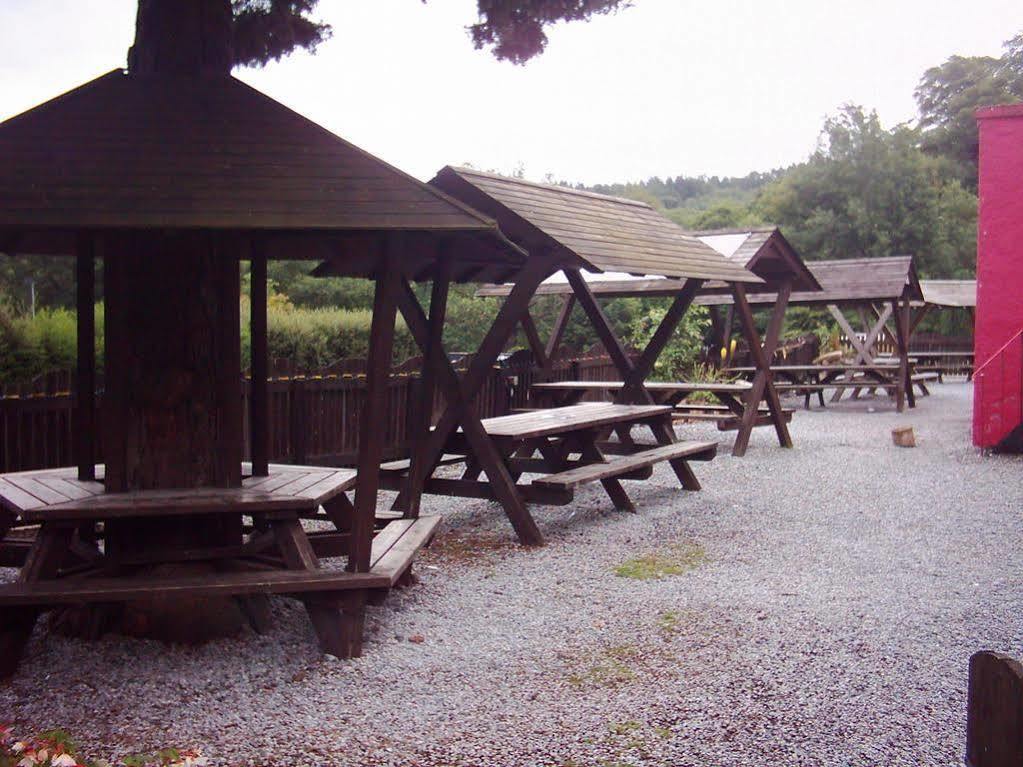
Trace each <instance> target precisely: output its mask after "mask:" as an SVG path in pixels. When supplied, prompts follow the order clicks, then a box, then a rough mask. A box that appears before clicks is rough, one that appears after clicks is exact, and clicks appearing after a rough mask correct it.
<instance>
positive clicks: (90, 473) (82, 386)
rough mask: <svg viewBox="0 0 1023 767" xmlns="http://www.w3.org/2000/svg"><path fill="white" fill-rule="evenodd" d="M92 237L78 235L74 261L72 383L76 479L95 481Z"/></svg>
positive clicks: (94, 305)
mask: <svg viewBox="0 0 1023 767" xmlns="http://www.w3.org/2000/svg"><path fill="white" fill-rule="evenodd" d="M95 256H96V251H95V240H94V236H93V235H91V234H87V233H82V234H79V235H78V247H77V254H76V261H75V278H76V291H77V307H76V312H77V317H78V363H77V365H78V371H77V376H76V379H75V460H76V462H77V464H78V479H80V480H94V479H96V314H95V312H96V264H95Z"/></svg>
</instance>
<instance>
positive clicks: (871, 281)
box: [695, 256, 923, 306]
mask: <svg viewBox="0 0 1023 767" xmlns="http://www.w3.org/2000/svg"><path fill="white" fill-rule="evenodd" d="M806 265H807V267H809V269H810V271H811V272H812V273H813V275H814V277H816V278H817V282H819V283H820V286H821V288H822V289H821V290H820V291H799V292H793V294H792V297H791V298H790V299H789V304H799V305H803V306H813V305H816V306H827V305H829V304H835V305H839V306H841V305H843V304H846V305H857V304H864V303H870V302H877V303H881V302H884V301H893V300H897V299H908V300H910V301H919V300H921V299H922V298H923V294H922V293H921V290H920V280H919V279H918V278H917V274H916V267H915V266H914V265H913V257H912V256H890V257H887V258H843V259H838V260H834V261H808V262H807V263H806ZM775 299H776V296H775V295H774V294H773V293H757V294H750V296H749V301H750V303H751V304H773V303H774V302H775ZM731 302H732V299H731V297H730V296H727V295H705V296H699V297H697V299H696V301H695V303H698V304H703V305H707V306H710V305H715V304H730V303H731Z"/></svg>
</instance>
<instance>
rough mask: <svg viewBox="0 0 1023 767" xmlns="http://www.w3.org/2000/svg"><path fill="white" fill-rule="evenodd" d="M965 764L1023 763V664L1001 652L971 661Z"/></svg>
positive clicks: (1011, 766)
mask: <svg viewBox="0 0 1023 767" xmlns="http://www.w3.org/2000/svg"><path fill="white" fill-rule="evenodd" d="M966 764H967V767H1018V766H1019V765H1020V764H1023V665H1020V663H1019V661H1017V660H1016V659H1015V658H1012V657H1010V656H1008V655H1005V654H1003V653H997V652H991V651H987V650H984V651H981V652H978V653H974V655H973V656H972V657H971V658H970V674H969V683H968V694H967V703H966Z"/></svg>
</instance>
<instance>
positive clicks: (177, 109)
mask: <svg viewBox="0 0 1023 767" xmlns="http://www.w3.org/2000/svg"><path fill="white" fill-rule="evenodd" d="M112 228H113V229H157V228H158V229H217V230H235V231H237V230H244V231H254V230H256V231H262V232H277V233H282V232H287V233H295V232H296V231H302V232H306V233H316V234H317V235H323V234H330V235H336V236H342V235H345V234H352V233H369V232H376V233H379V232H393V231H397V230H404V231H409V230H414V231H416V232H418V233H420V234H422V233H431V234H433V235H435V236H438V237H439V236H445V237H448V238H452V239H453V241H455V242H461V243H462V244H463V245H465V246H466V247H465V250H466V252H467V253H468V252H470V251H471V252H472V253H473V256H474V257H475V258H477V259H480V260H481V261H483V262H486V261H491V262H494V261H496V262H500V263H503V264H505V265H507V264H508V263H509V261H511V262H514V263H516V264H518V263H521V262H522V260H523V254H522V253H521V251H518V249H517V248H515V247H514V246H512V245H511V243H509V242H508V241H507V240H505V239H504V237H503V236H502V235H501V233H500V231H499V229H498V228H497V225H496V223H495V222H494V221H493V220H492V219H489V218H487V217H486V216H483V215H481V214H479V213H477V212H476V211H474V210H472V209H471V208H469V207H467V206H466V205H464V204H463V203H461V202H458V201H457V200H453V199H451V198H449V197H448V196H447V195H445V194H443V193H442V192H441V191H440V190H438V189H437V188H436V187H431V186H428V185H426V184H424V183H422V182H420V181H418V180H416V179H414V178H412V177H410V176H407V175H406V174H404V173H402V172H401V171H399V170H397V169H395V168H393V167H391V166H390V165H388V164H386V163H384V162H383V161H381V160H379V159H377V158H376V157H373V156H372V155H370V154H368V153H366V152H364V151H362V150H361V149H359V148H358V147H355V146H353V145H352V144H350V143H348V142H347V141H345V140H343V139H341V138H339V137H338V136H335V135H334V134H332V133H330V132H329V131H327V130H326V129H324V128H322V127H321V126H319V125H317V124H316V123H314V122H312V121H310V120H308V119H306V118H305V117H302V116H301V115H299V114H298V113H296V112H294V111H292V110H290V109H288V108H287V107H285V106H284V105H282V104H280V103H278V102H276V101H274V100H273V99H271V98H269V97H268V96H266V95H264V94H262V93H260V92H259V91H257V90H255V89H253V88H251V87H249V86H248V85H245V84H244V83H242V82H241V81H240V80H237V79H235V78H233V77H229V76H206V77H173V76H158V75H139V74H126V73H124V72H123V71H121V70H114V71H112V72H110V73H108V74H106V75H103V76H101V77H99V78H97V79H95V80H93V81H91V82H89V83H86V84H85V85H82V86H80V87H78V88H76V89H74V90H72V91H70V92H68V93H65V94H64V95H62V96H59V97H57V98H55V99H52V100H51V101H48V102H46V103H44V104H42V105H40V106H38V107H35V108H34V109H31V110H29V111H28V112H25V113H23V114H21V115H19V116H17V117H13V118H11V119H9V120H7V121H5V122H3V123H0V234H6V235H8V237H7V239H6V240H0V250H8V249H9V248H10V247H12V245H13V244H14V242H20V243H22V245H21V246H20V249H25V248H26V247H31V246H30V245H29V244H28V243H31V241H32V237H33V235H38V234H39V233H40V232H49V233H51V234H52V233H53V232H54V231H67V230H76V229H93V230H97V229H112ZM14 233H17V234H18V235H19V238H18V240H16V241H15V240H13V239H12V238H11V235H12V234H14ZM26 238H27V239H26ZM51 239H52V238H51ZM43 240H44V241H45V240H46V238H43ZM294 247H295V242H291V243H289V245H288V248H294ZM49 249H54V248H53V247H52V246H51V247H50V248H49ZM55 249H57V250H59V249H60V247H57V248H55ZM285 250H287V248H286V249H285ZM276 255H287V253H284V252H279V253H277V254H276ZM295 255H301V256H303V257H311V256H312V255H323V253H316V254H311V253H295ZM504 273H507V269H505V270H504ZM494 276H495V277H496V276H497V275H496V274H495V275H494Z"/></svg>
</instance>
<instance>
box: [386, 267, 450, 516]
mask: <svg viewBox="0 0 1023 767" xmlns="http://www.w3.org/2000/svg"><path fill="white" fill-rule="evenodd" d="M450 287H451V259H450V258H448V256H447V255H446V254H444V253H440V254H439V258H438V260H437V269H436V272H435V273H434V280H433V286H432V288H431V290H430V318H429V320H428V321H427V328H426V331H425V337H423V338H422V339H421V340H422V341H423V342H424V344H425V346H423V347H421V351H422V353H423V375H422V378H421V379H420V393H419V411H418V413H417V418H416V422H415V424H414V427H413V428H414V429H415V433H414V434H413V435H412V451H411V454H410V456H409V460H410V463H409V475H408V490H407V491H406V492H405V493H401V494H399V497H398V498H397V499H396V500H395V502H394V505H393V506H392V508H394V509H401V510H402V511H404V512H405V514H404V516H405V517H407V518H414V517H418V516H419V507H420V501H421V500H422V496H423V485H424V483H425V482H426V478H427V477H428V476H429V475H430V474H431V473H432V467H428V466H426V465H425V461H426V455H425V453H424V448H425V446H426V442H427V438H428V436H429V434H430V427H431V426H432V425H433V400H434V396H435V393H436V390H437V379H438V375H439V374H438V370H437V363H436V362H435V360H436V359H437V357H438V354H443V353H444V320H445V319H446V317H447V306H448V292H449V289H450ZM411 290H412V289H411V286H409V285H407V284H406V285H403V286H402V290H401V293H400V294H399V296H398V305H399V307H401V306H402V303H403V299H402V294H408V293H410V292H411ZM412 296H413V297H414V296H415V294H414V293H413V294H412ZM417 305H418V302H417ZM406 313H407V312H406V311H405V310H404V309H403V310H402V315H405V314H406ZM402 506H404V508H402Z"/></svg>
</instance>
